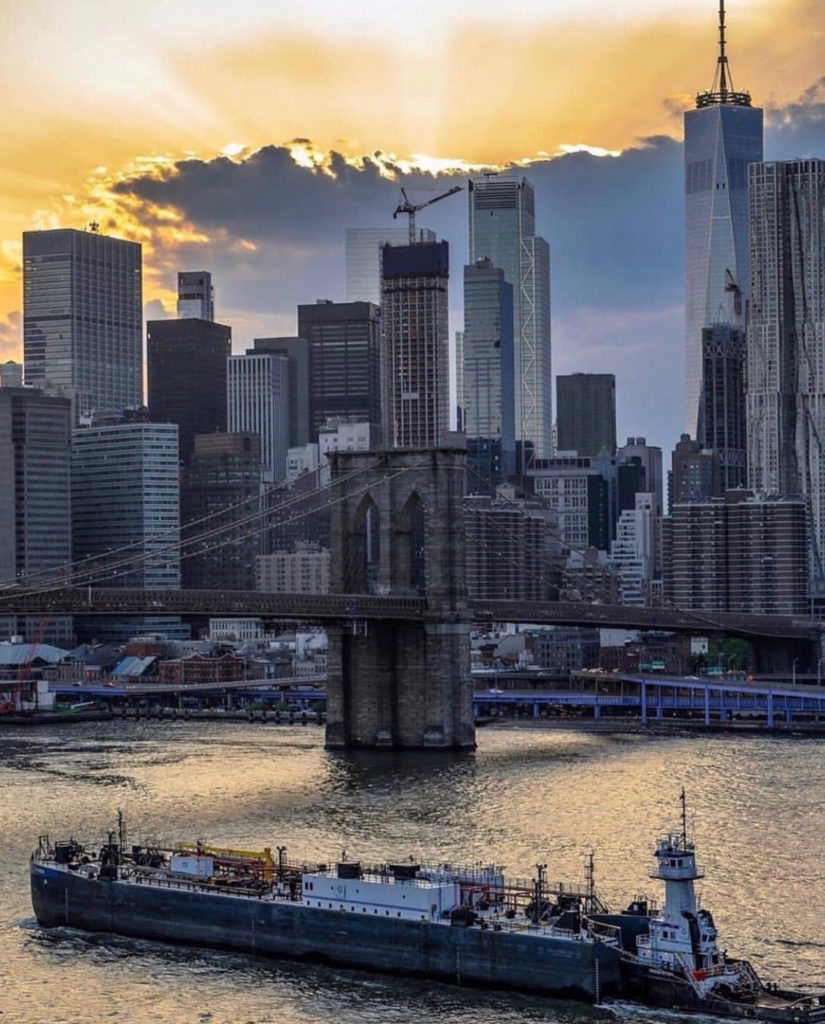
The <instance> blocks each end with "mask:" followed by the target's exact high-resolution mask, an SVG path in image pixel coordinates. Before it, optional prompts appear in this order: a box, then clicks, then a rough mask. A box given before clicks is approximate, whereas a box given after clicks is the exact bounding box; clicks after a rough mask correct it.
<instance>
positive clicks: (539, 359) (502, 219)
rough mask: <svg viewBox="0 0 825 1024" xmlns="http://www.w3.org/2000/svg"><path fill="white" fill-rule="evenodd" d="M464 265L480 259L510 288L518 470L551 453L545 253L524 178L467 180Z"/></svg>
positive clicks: (492, 176)
mask: <svg viewBox="0 0 825 1024" xmlns="http://www.w3.org/2000/svg"><path fill="white" fill-rule="evenodd" d="M469 202H470V262H471V263H475V262H476V261H477V260H480V259H482V258H483V257H485V256H486V257H488V258H489V259H491V260H492V262H493V265H494V266H496V267H500V268H501V269H502V270H503V271H504V278H505V280H506V281H508V282H509V284H511V285H512V287H513V337H514V344H513V359H514V379H515V423H516V427H515V432H516V448H517V455H518V459H519V465H520V467H521V468H524V467H529V466H530V465H531V463H532V461H533V459H543V458H548V457H549V456H550V455H551V454H552V444H553V441H552V419H553V417H552V372H551V347H550V249H549V247H548V245H547V242H545V240H544V239H543V238H540V237H538V236H537V235H536V234H535V197H534V191H533V186H532V184H531V183H530V182H529V181H528V180H527V178H524V177H521V176H520V175H513V174H500V175H495V174H485V175H484V176H483V177H479V178H471V179H470V182H469Z"/></svg>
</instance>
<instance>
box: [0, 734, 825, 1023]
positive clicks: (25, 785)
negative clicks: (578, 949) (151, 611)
mask: <svg viewBox="0 0 825 1024" xmlns="http://www.w3.org/2000/svg"><path fill="white" fill-rule="evenodd" d="M683 785H684V787H685V789H686V791H687V794H688V808H689V816H688V820H689V825H690V830H691V831H692V833H693V835H694V837H695V840H696V843H697V857H698V860H699V861H700V864H701V865H702V866H703V867H704V868H705V870H706V873H707V877H706V879H705V880H704V882H702V883H699V884H700V886H701V891H702V894H703V904H704V905H705V906H708V907H709V908H710V909H711V910H712V911H713V914H714V917H715V919H716V924H717V927H718V929H719V933H720V941H721V943H722V944H723V945H724V946H725V947H727V949H728V950H729V952H730V953H731V954H737V955H744V956H746V957H748V958H750V959H751V960H752V962H753V963H754V966H755V967H756V968H757V970H758V971H759V972H760V973H762V974H764V975H765V976H766V977H769V978H776V979H780V980H782V981H784V982H786V983H788V984H790V985H794V986H800V987H804V988H806V989H809V990H812V991H818V990H820V989H822V990H825V927H823V911H822V908H821V907H820V904H819V901H820V899H822V898H823V896H825V887H823V873H825V867H824V866H823V864H824V863H825V862H824V861H823V854H822V848H821V843H822V826H823V813H822V807H823V804H822V800H823V793H825V740H823V739H815V738H810V739H809V738H795V737H786V736H783V737H772V736H769V735H767V734H765V735H747V736H742V735H708V736H697V735H690V736H670V737H661V736H647V735H633V736H630V735H600V734H599V735H597V734H588V733H579V732H573V731H554V730H549V729H548V730H542V729H530V728H519V727H517V726H506V727H502V728H499V727H494V728H488V729H485V730H481V731H479V734H478V750H477V751H476V752H475V753H473V754H463V755H459V756H452V755H443V754H418V755H413V754H395V753H389V752H380V753H371V752H370V753H359V754H346V755H345V754H339V753H329V752H326V751H325V750H324V749H323V734H322V731H321V730H320V729H319V728H317V727H315V726H308V727H301V726H275V725H262V724H248V723H241V722H237V723H236V722H225V723H224V722H201V723H192V722H188V723H182V722H155V721H152V722H147V721H137V722H133V721H120V720H117V721H113V722H111V723H109V722H105V723H84V724H76V725H68V726H54V727H48V728H39V729H25V730H24V729H20V730H16V731H15V730H12V729H9V728H6V729H5V730H4V731H3V732H2V733H0V791H1V795H0V907H1V908H2V912H1V913H0V970H2V975H3V980H2V984H0V1024H91V1022H95V1024H99V1022H106V1021H115V1022H129V1024H143V1022H146V1024H149V1022H151V1024H333V1022H334V1024H373V1022H374V1024H396V1022H399V1024H400V1022H407V1021H410V1022H413V1021H414V1022H416V1024H436V1022H438V1024H469V1022H472V1024H493V1022H496V1024H515V1022H520V1024H525V1022H537V1021H541V1022H552V1024H568V1022H569V1024H584V1022H588V1021H609V1020H615V1019H616V1018H619V1019H620V1020H622V1021H629V1022H631V1021H632V1022H636V1021H638V1022H642V1024H643V1022H650V1021H651V1020H657V1021H658V1020H660V1019H663V1018H667V1019H670V1020H674V1021H675V1020H678V1019H679V1018H678V1017H677V1016H676V1015H674V1014H662V1013H661V1012H659V1011H655V1012H654V1011H646V1010H642V1009H637V1008H635V1007H632V1006H627V1005H619V1006H612V1007H595V1008H591V1007H585V1006H579V1005H577V1004H573V1003H565V1002H554V1001H551V1000H542V999H536V998H527V997H522V996H518V995H512V994H506V993H491V992H486V991H482V992H477V991H472V990H469V989H458V988H455V987H452V986H450V985H440V984H438V985H433V984H430V983H428V982H425V981H414V980H409V979H403V978H401V979H399V978H388V977H380V976H370V975H368V974H363V973H359V972H350V971H345V970H337V969H330V968H326V967H312V966H310V967H308V966H306V965H300V964H289V963H279V962H274V961H264V960H260V959H254V958H252V957H245V956H237V955H232V954H225V953H221V952H212V951H203V950H190V949H182V948H173V947H169V946H164V945H161V944H155V943H148V942H137V941H133V940H128V939H119V938H112V937H102V936H87V935H84V934H82V933H79V932H74V931H67V930H63V929H58V930H55V931H42V930H40V929H39V928H38V927H37V925H36V923H35V921H34V917H33V915H32V911H31V905H30V902H29V894H28V859H29V853H30V851H31V850H32V849H33V848H34V846H36V843H37V837H38V834H39V833H41V832H47V833H49V834H50V835H51V837H52V838H53V839H55V838H66V837H68V836H69V835H70V834H71V835H74V836H76V837H77V838H79V839H81V840H86V841H89V842H90V843H94V842H99V840H100V838H101V837H102V836H103V835H104V833H105V831H106V830H108V829H110V828H113V827H115V819H116V814H117V810H118V809H121V810H122V811H123V812H124V815H125V818H126V823H127V829H128V841H129V842H140V841H143V840H146V839H150V840H151V839H155V840H160V841H164V842H168V841H175V840H192V839H197V838H203V839H206V840H207V841H210V842H213V843H216V844H220V845H227V846H234V847H236V848H244V849H258V848H261V847H263V846H271V847H273V848H274V847H275V846H277V845H279V844H282V843H285V844H286V845H287V847H288V849H289V853H290V860H295V859H301V858H307V859H310V860H332V859H335V858H337V857H338V856H339V855H340V854H341V852H342V851H343V850H345V851H346V853H347V856H349V857H351V858H353V859H359V858H360V859H363V860H364V861H371V862H375V861H383V860H397V859H403V858H405V857H407V856H409V855H412V856H413V857H415V858H416V859H419V858H421V859H423V860H427V861H433V860H451V861H461V862H475V861H482V862H485V863H492V862H495V863H500V864H504V865H506V868H507V872H508V874H513V875H518V876H527V877H532V876H533V875H534V874H535V865H536V864H537V863H538V862H542V863H547V864H548V878H549V880H550V881H552V880H556V879H564V880H569V881H582V880H583V870H584V862H585V858H586V856H587V855H588V854H589V853H590V851H591V850H593V851H595V855H596V881H597V888H598V889H599V891H600V892H601V894H602V895H603V897H604V898H606V899H607V901H608V902H609V903H610V904H611V906H613V907H614V908H616V909H618V908H621V907H622V906H625V905H626V904H627V902H628V901H629V900H630V898H631V897H633V896H634V895H635V894H637V893H646V894H648V895H651V896H652V895H656V896H659V895H660V892H659V883H657V882H655V881H651V880H650V879H649V878H648V874H649V872H650V871H651V870H652V868H653V865H654V861H653V857H652V851H653V848H654V842H655V839H656V837H657V835H658V834H659V833H660V832H662V831H664V830H667V829H669V828H676V827H677V826H678V822H679V801H678V797H679V791H680V789H681V787H682V786H683Z"/></svg>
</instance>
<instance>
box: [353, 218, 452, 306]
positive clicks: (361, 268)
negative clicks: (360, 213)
mask: <svg viewBox="0 0 825 1024" xmlns="http://www.w3.org/2000/svg"><path fill="white" fill-rule="evenodd" d="M409 239H410V233H409V230H408V228H406V227H404V228H347V232H346V242H345V248H344V260H345V265H346V277H347V302H372V303H373V304H374V305H376V306H378V305H380V304H381V247H382V246H383V245H407V244H408V243H409ZM417 240H418V242H419V243H424V242H434V241H435V232H434V231H430V229H429V228H419V229H418V239H417Z"/></svg>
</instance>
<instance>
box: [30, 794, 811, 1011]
mask: <svg viewBox="0 0 825 1024" xmlns="http://www.w3.org/2000/svg"><path fill="white" fill-rule="evenodd" d="M654 854H655V857H656V861H657V867H656V870H655V872H654V873H653V874H652V876H651V877H653V878H656V879H659V880H661V881H663V882H664V884H665V903H664V907H663V908H662V909H661V910H657V909H655V908H653V907H652V906H650V905H649V904H648V902H647V901H646V900H644V899H642V898H637V899H635V900H634V901H633V902H632V903H631V904H630V905H629V906H628V908H627V909H626V910H624V911H622V912H620V913H611V912H610V910H609V908H608V907H607V906H606V904H605V903H604V901H603V900H602V899H601V898H600V897H599V895H598V893H597V892H596V889H595V886H594V877H593V863H592V857H591V860H590V864H589V870H588V873H587V881H586V885H585V887H584V888H583V889H581V890H577V889H575V888H573V887H571V886H565V885H561V884H557V885H551V884H548V881H547V872H546V865H544V864H537V865H536V875H535V877H534V878H533V879H532V880H531V881H529V882H527V881H518V880H513V879H508V878H506V877H505V875H504V872H503V869H502V868H500V867H498V866H496V865H486V866H485V865H474V866H470V867H460V866H455V865H452V864H443V863H442V864H436V865H429V866H428V865H423V864H420V863H414V862H412V861H409V862H403V863H396V864H392V863H385V864H379V865H373V866H366V865H362V864H361V863H360V862H353V861H351V860H347V859H346V856H345V855H342V856H341V858H340V859H338V860H337V861H335V862H333V863H312V864H307V863H293V862H290V860H289V858H288V857H287V851H286V847H284V846H279V847H277V859H276V858H275V857H273V855H272V852H271V849H270V848H267V849H265V850H262V851H244V850H231V849H226V848H221V847H214V846H208V845H206V844H205V843H204V842H197V843H193V844H188V845H187V844H178V846H177V847H175V848H170V849H161V848H158V847H153V846H131V847H129V848H128V849H127V848H126V844H125V842H124V837H123V831H122V823H121V825H120V827H119V830H118V831H117V832H111V833H109V835H108V837H107V840H106V841H105V842H104V843H103V844H102V845H100V846H98V847H96V848H91V847H87V846H84V845H83V844H81V843H80V842H78V841H76V840H75V839H68V840H66V841H63V842H57V843H54V844H53V843H51V842H50V840H49V839H48V837H46V836H41V838H40V842H39V845H38V848H37V850H36V851H35V852H34V853H33V854H32V857H31V868H30V876H31V895H32V904H33V907H34V912H35V915H36V917H37V920H38V923H39V924H40V925H41V926H42V927H45V928H54V927H69V928H79V929H83V930H86V931H91V932H104V933H105V932H108V933H116V934H118V935H125V936H133V937H136V938H143V939H152V940H158V941H162V942H172V943H184V944H189V945H195V946H211V947H215V948H220V949H229V950H236V951H240V952H245V953H251V954H255V955H265V956H273V957H281V958H290V959H299V960H306V961H314V962H320V963H331V964H338V965H341V966H347V967H355V968H361V969H364V970H371V971H384V972H390V973H395V974H409V975H419V976H425V977H429V978H433V979H438V980H442V981H446V982H452V983H455V984H459V985H476V986H487V987H492V988H497V989H513V990H517V991H522V992H531V993H536V994H540V995H548V996H557V997H569V998H574V999H579V1000H585V1001H589V1002H601V1001H603V1000H604V999H609V998H611V997H614V998H621V999H631V1000H635V1001H638V1002H640V1003H643V1004H646V1005H649V1006H662V1007H667V1008H671V1009H679V1010H689V1011H698V1012H702V1013H708V1014H714V1015H718V1016H724V1017H739V1018H746V1019H755V1020H763V1021H773V1022H777V1024H825V995H822V996H815V995H808V994H805V993H801V992H794V991H789V990H784V989H781V988H780V987H778V986H776V985H772V984H768V983H765V982H763V981H762V980H761V979H760V978H759V977H758V975H757V974H756V972H755V971H754V969H753V967H752V966H751V964H750V963H748V962H747V961H746V960H741V959H735V958H729V957H728V955H727V952H726V951H722V950H720V949H719V946H718V941H717V931H716V927H715V924H714V921H713V917H712V915H711V913H710V911H708V910H706V909H705V908H703V907H700V906H699V903H698V900H697V896H696V892H695V889H694V882H695V881H696V880H697V879H699V878H701V877H702V872H701V871H700V870H699V868H698V867H697V864H696V851H695V847H694V844H693V843H692V842H690V841H688V838H687V834H686V813H685V798H684V792H683V793H682V830H681V832H674V833H668V834H667V835H665V836H663V837H662V838H660V839H659V841H658V842H657V845H656V849H655V851H654Z"/></svg>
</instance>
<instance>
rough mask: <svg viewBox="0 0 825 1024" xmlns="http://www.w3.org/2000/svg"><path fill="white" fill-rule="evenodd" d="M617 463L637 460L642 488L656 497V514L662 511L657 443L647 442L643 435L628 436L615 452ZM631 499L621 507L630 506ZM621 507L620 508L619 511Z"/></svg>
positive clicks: (660, 457)
mask: <svg viewBox="0 0 825 1024" xmlns="http://www.w3.org/2000/svg"><path fill="white" fill-rule="evenodd" d="M616 456H617V461H618V464H619V465H620V466H621V465H622V464H623V463H624V464H627V463H630V462H633V461H635V460H638V462H639V464H640V465H641V467H642V469H643V470H644V480H643V482H642V483H643V486H642V488H641V489H642V490H645V491H649V492H650V493H651V494H653V495H654V496H655V498H656V514H657V515H661V514H662V513H663V511H664V496H665V486H664V476H663V470H662V449H661V448H660V447H659V446H658V445H652V444H648V443H647V441H646V440H645V438H643V437H629V438H628V439H627V442H626V443H625V444H623V445H622V446H621V447H620V448H619V449H618V451H617V452H616ZM632 507H633V503H632V500H631V501H630V502H629V503H628V504H623V505H622V508H632ZM621 510H622V509H621V508H620V511H621Z"/></svg>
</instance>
